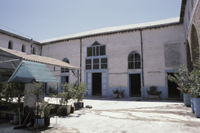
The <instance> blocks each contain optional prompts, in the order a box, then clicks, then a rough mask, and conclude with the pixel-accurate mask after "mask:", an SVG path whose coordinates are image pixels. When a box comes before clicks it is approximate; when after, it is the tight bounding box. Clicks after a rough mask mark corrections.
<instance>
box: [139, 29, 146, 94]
mask: <svg viewBox="0 0 200 133" xmlns="http://www.w3.org/2000/svg"><path fill="white" fill-rule="evenodd" d="M140 40H141V63H142V84H141V89H142V91H143V93H142V95H143V98H144V97H145V91H144V63H143V55H144V54H143V37H142V29H140Z"/></svg>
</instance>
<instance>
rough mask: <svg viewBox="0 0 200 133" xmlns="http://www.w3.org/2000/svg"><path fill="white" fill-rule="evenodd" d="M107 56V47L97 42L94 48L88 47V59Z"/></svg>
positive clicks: (93, 45)
mask: <svg viewBox="0 0 200 133" xmlns="http://www.w3.org/2000/svg"><path fill="white" fill-rule="evenodd" d="M104 55H106V46H105V45H101V44H100V43H98V42H97V41H95V42H94V43H93V44H92V46H90V47H87V57H90V56H104Z"/></svg>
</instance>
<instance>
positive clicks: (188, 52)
mask: <svg viewBox="0 0 200 133" xmlns="http://www.w3.org/2000/svg"><path fill="white" fill-rule="evenodd" d="M186 54H187V68H188V70H189V71H190V72H191V71H192V70H193V64H192V61H191V54H190V46H189V42H188V40H187V42H186Z"/></svg>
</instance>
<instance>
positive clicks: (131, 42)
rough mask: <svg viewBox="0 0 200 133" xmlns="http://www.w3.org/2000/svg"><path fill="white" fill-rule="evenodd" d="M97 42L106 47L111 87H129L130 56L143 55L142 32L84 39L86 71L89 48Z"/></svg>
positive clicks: (83, 58)
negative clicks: (131, 54)
mask: <svg viewBox="0 0 200 133" xmlns="http://www.w3.org/2000/svg"><path fill="white" fill-rule="evenodd" d="M95 41H97V42H99V43H100V44H102V45H106V55H108V71H109V74H108V80H109V82H108V83H109V87H120V86H121V87H127V72H128V55H129V53H130V52H132V51H137V52H138V53H139V54H141V46H140V32H138V31H137V32H129V33H118V34H112V35H105V36H98V37H91V38H86V39H83V43H82V44H83V50H82V51H83V57H82V60H83V64H82V66H83V67H82V69H83V70H84V69H85V61H84V60H85V57H86V56H87V54H86V51H87V47H88V46H91V45H92V44H93V43H94V42H95ZM119 73H124V74H119ZM114 75H115V76H114ZM119 80H120V81H119Z"/></svg>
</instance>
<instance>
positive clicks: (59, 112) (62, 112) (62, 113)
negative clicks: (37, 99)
mask: <svg viewBox="0 0 200 133" xmlns="http://www.w3.org/2000/svg"><path fill="white" fill-rule="evenodd" d="M57 115H58V116H66V115H67V108H66V107H64V106H60V107H59V108H58V110H57Z"/></svg>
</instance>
